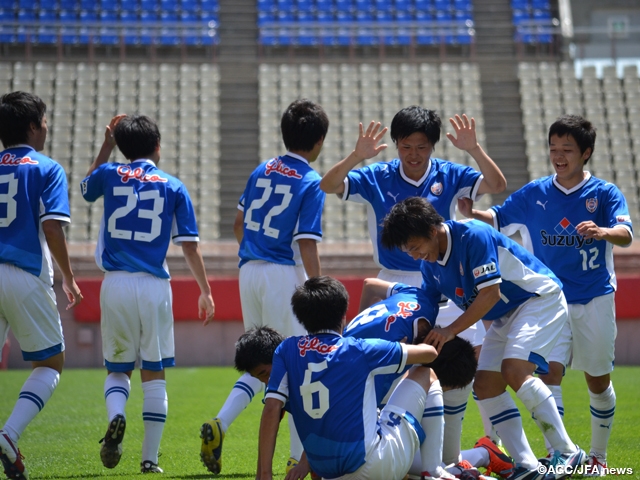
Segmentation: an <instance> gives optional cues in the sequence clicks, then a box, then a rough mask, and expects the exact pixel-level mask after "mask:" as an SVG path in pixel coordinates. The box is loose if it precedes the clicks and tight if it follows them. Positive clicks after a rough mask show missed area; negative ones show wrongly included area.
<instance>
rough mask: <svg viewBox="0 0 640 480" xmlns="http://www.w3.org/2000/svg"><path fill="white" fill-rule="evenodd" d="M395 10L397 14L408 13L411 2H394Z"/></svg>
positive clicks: (400, 0)
mask: <svg viewBox="0 0 640 480" xmlns="http://www.w3.org/2000/svg"><path fill="white" fill-rule="evenodd" d="M394 3H395V5H394V6H395V10H396V13H398V12H405V13H409V12H410V11H411V7H412V5H411V0H396V1H395V2H394Z"/></svg>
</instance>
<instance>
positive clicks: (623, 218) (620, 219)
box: [616, 215, 631, 223]
mask: <svg viewBox="0 0 640 480" xmlns="http://www.w3.org/2000/svg"><path fill="white" fill-rule="evenodd" d="M616 222H618V223H623V222H627V223H631V217H630V216H629V215H618V216H617V217H616Z"/></svg>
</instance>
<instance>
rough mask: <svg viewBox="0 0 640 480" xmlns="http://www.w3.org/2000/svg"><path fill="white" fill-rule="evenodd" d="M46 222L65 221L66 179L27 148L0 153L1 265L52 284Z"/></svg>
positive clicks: (56, 167)
mask: <svg viewBox="0 0 640 480" xmlns="http://www.w3.org/2000/svg"><path fill="white" fill-rule="evenodd" d="M45 220H59V221H61V222H65V223H68V222H69V192H68V191H67V176H66V175H65V173H64V170H63V169H62V167H61V166H60V165H59V164H58V163H56V162H54V161H53V160H51V159H50V158H49V157H47V156H45V155H42V154H40V153H38V152H36V151H35V150H34V149H33V148H31V147H30V146H28V145H18V146H15V147H11V148H8V149H6V150H4V151H3V152H1V153H0V263H10V264H12V265H15V266H16V267H18V268H21V269H22V270H24V271H26V272H29V273H31V274H33V275H35V276H36V277H38V278H40V279H41V280H42V281H43V282H45V283H46V284H48V285H53V265H52V263H51V253H50V252H49V247H48V245H47V242H46V240H45V237H44V233H43V231H42V222H44V221H45Z"/></svg>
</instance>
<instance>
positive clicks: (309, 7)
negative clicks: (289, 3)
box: [296, 0, 313, 14]
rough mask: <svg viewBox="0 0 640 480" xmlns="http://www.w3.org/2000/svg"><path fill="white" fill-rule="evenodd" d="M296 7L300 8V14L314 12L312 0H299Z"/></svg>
mask: <svg viewBox="0 0 640 480" xmlns="http://www.w3.org/2000/svg"><path fill="white" fill-rule="evenodd" d="M296 9H297V10H298V13H299V14H300V13H303V12H305V13H308V14H312V13H313V2H312V1H311V0H298V1H297V4H296Z"/></svg>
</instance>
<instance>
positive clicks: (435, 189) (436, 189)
mask: <svg viewBox="0 0 640 480" xmlns="http://www.w3.org/2000/svg"><path fill="white" fill-rule="evenodd" d="M442 190H443V188H442V183H440V182H436V183H434V184H433V185H431V193H433V194H434V195H440V194H441V193H442Z"/></svg>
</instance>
